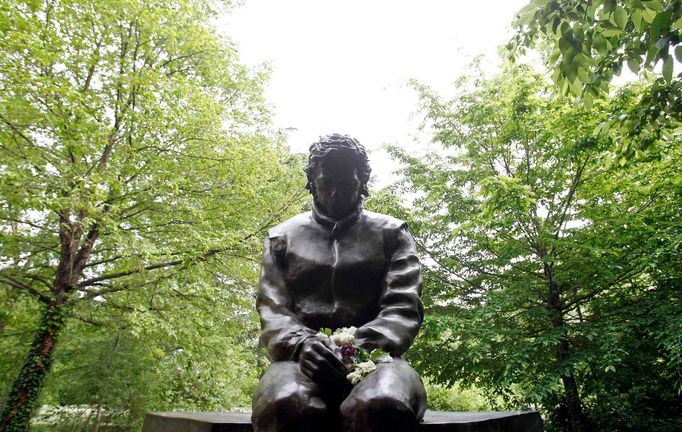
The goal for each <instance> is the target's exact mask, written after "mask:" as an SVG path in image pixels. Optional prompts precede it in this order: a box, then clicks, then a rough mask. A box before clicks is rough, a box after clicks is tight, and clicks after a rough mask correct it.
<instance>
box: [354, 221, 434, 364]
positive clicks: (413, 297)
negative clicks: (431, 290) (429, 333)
mask: <svg viewBox="0 0 682 432" xmlns="http://www.w3.org/2000/svg"><path fill="white" fill-rule="evenodd" d="M391 234H392V239H391V240H392V243H393V248H392V249H393V253H392V254H391V258H390V262H389V266H388V270H387V272H386V275H385V277H384V290H383V293H382V296H381V299H380V312H379V314H378V315H377V317H376V318H375V319H373V320H372V321H370V322H368V323H366V324H365V325H363V326H361V327H360V328H358V331H357V334H356V341H357V344H358V345H359V346H361V347H363V348H365V349H367V350H372V349H374V348H377V347H378V348H381V349H383V350H384V351H386V352H388V353H390V354H391V355H394V356H400V355H402V354H404V353H405V352H406V351H407V350H408V348H409V347H410V345H412V341H413V340H414V338H415V336H417V332H418V331H419V327H420V326H421V322H422V320H423V318H424V308H423V306H422V302H421V300H420V298H419V295H420V294H421V286H422V284H421V272H420V266H419V259H418V258H417V250H416V246H415V243H414V239H412V236H411V235H410V233H409V232H408V231H407V225H406V224H405V223H403V224H402V226H401V227H400V228H398V229H397V231H393V232H391Z"/></svg>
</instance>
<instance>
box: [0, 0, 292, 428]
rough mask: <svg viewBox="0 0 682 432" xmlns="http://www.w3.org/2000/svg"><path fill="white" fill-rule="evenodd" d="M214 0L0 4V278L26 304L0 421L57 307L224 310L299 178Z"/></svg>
mask: <svg viewBox="0 0 682 432" xmlns="http://www.w3.org/2000/svg"><path fill="white" fill-rule="evenodd" d="M220 7H222V6H221V5H220V4H216V3H214V2H211V1H208V2H207V1H194V0H182V1H172V2H167V1H163V0H159V1H141V0H140V1H138V0H129V1H123V2H97V3H93V2H87V1H77V0H73V1H48V0H46V1H38V2H28V3H26V2H20V1H16V2H15V1H12V2H6V3H5V4H4V5H3V7H2V8H1V9H0V35H1V37H0V44H1V45H0V46H1V50H2V52H3V55H2V56H1V57H0V86H2V91H1V95H2V96H0V172H1V173H2V177H0V195H1V197H2V198H1V199H0V202H1V203H2V204H1V205H0V236H1V237H2V241H1V245H2V246H0V255H1V258H0V260H1V261H0V262H1V263H2V264H1V266H0V282H1V283H2V286H3V289H4V290H5V291H4V297H5V298H16V296H18V295H19V294H20V295H22V296H28V297H29V298H31V299H33V300H32V301H34V302H37V303H38V304H40V305H41V306H40V310H41V315H40V324H39V325H38V330H37V332H36V334H35V337H34V339H33V341H32V343H31V346H30V348H29V352H28V355H27V356H26V360H25V362H24V364H23V366H22V367H21V370H20V371H19V373H18V377H17V378H16V379H15V380H14V382H13V384H12V387H11V390H10V392H9V395H8V397H7V399H6V401H5V404H4V408H3V411H2V418H0V430H2V431H19V430H26V428H27V427H28V423H29V420H30V417H31V413H32V412H33V409H34V406H35V403H36V400H37V397H38V395H39V393H40V389H41V386H42V383H43V381H44V379H45V376H46V374H47V373H48V371H49V368H50V363H51V362H52V358H53V353H54V350H55V347H56V345H57V339H58V337H59V336H60V334H61V333H62V332H63V331H64V327H65V325H66V324H67V320H69V319H77V320H80V321H82V322H87V323H91V324H94V325H104V326H107V325H118V326H122V327H125V326H126V321H127V320H121V316H128V317H129V318H128V320H132V321H135V320H136V319H137V320H140V319H142V320H143V321H144V318H145V314H147V313H149V312H150V311H154V312H158V313H159V314H163V312H164V311H169V310H172V309H173V304H174V301H177V299H178V298H184V299H186V300H187V299H192V298H200V299H204V300H203V301H211V300H212V301H213V302H214V303H215V304H216V305H221V306H222V307H224V310H225V314H226V315H225V319H228V320H229V319H230V317H231V318H232V319H233V320H235V321H240V318H239V315H240V314H243V312H241V311H240V310H235V308H231V307H230V303H231V302H237V301H244V295H248V292H249V291H248V288H249V284H248V283H247V282H246V280H245V278H244V276H245V274H246V273H248V272H253V268H254V267H256V266H257V264H255V263H253V262H252V261H251V257H252V256H253V255H254V254H255V251H256V250H259V247H260V240H259V238H260V237H261V236H262V234H263V232H264V230H265V229H266V228H267V227H268V226H269V225H270V224H272V223H273V222H274V221H276V220H278V219H281V218H282V217H283V216H284V214H286V213H287V212H288V211H290V210H289V209H290V207H291V206H292V205H294V204H298V203H299V200H300V198H301V196H302V192H300V193H297V192H291V191H292V190H295V188H294V187H293V186H292V185H293V184H296V183H295V182H296V181H298V180H300V174H298V168H299V162H298V161H297V160H295V159H292V158H290V157H289V156H288V155H287V154H286V152H285V151H284V150H283V149H282V147H281V145H279V144H278V142H277V140H276V139H275V138H273V136H272V134H271V133H270V132H269V129H268V113H267V110H266V109H265V108H264V103H263V99H262V86H261V83H262V81H263V79H264V78H265V76H264V74H263V73H252V72H250V71H249V70H247V69H246V68H245V67H243V66H241V65H240V64H239V63H238V59H237V54H236V51H235V49H234V47H233V46H232V45H231V44H230V43H229V42H228V41H226V40H223V39H220V38H218V37H216V36H215V32H214V31H213V29H212V28H211V26H210V25H209V22H210V20H211V18H212V17H213V16H214V15H215V13H216V12H217V11H218V8H220ZM292 170H293V171H292ZM239 269H243V270H239ZM244 269H245V270H244ZM235 270H238V271H236V272H235ZM244 287H246V288H247V291H246V294H243V293H242V292H241V291H243V288H244ZM34 304H35V303H34ZM103 310H107V311H112V312H111V313H110V314H108V315H107V313H103V312H102V311H103ZM230 314H232V315H230ZM221 321H223V320H221ZM241 321H243V319H241Z"/></svg>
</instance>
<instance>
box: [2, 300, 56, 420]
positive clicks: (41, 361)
mask: <svg viewBox="0 0 682 432" xmlns="http://www.w3.org/2000/svg"><path fill="white" fill-rule="evenodd" d="M64 321H65V320H64V306H63V305H60V304H56V303H52V304H50V305H49V306H47V307H46V309H45V310H44V311H43V315H42V317H41V323H40V328H39V329H38V331H37V332H36V335H35V338H34V339H33V343H32V344H31V350H30V351H29V353H28V356H27V357H26V361H25V362H24V365H23V367H22V368H21V371H20V372H19V376H18V377H17V379H16V380H14V383H13V384H12V389H11V390H10V393H9V396H8V398H7V400H6V401H5V406H4V407H3V409H2V416H1V417H0V432H26V431H28V429H29V426H30V422H31V415H32V414H33V411H34V410H35V408H36V403H37V401H38V396H39V395H40V390H41V388H42V386H43V382H44V381H45V376H46V375H47V372H48V370H49V369H50V364H51V363H52V354H53V353H54V348H55V346H56V342H57V337H58V336H59V333H60V331H61V330H62V328H63V326H64Z"/></svg>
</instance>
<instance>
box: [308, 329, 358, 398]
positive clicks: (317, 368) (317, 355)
mask: <svg viewBox="0 0 682 432" xmlns="http://www.w3.org/2000/svg"><path fill="white" fill-rule="evenodd" d="M298 364H299V366H300V368H301V372H303V374H304V375H305V376H307V377H308V378H310V379H311V380H313V381H314V382H317V383H320V384H322V385H324V386H326V387H330V388H334V389H343V388H345V387H346V386H347V385H348V384H349V381H348V379H347V378H346V375H348V368H346V366H345V365H344V364H343V361H341V353H340V351H339V349H338V347H337V346H336V345H334V343H333V342H331V341H326V340H323V339H321V338H318V337H311V338H309V339H307V340H306V341H305V342H303V348H302V349H301V353H300V355H299V359H298Z"/></svg>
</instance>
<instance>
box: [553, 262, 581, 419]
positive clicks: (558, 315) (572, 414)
mask: <svg viewBox="0 0 682 432" xmlns="http://www.w3.org/2000/svg"><path fill="white" fill-rule="evenodd" d="M544 273H545V277H546V278H547V282H548V288H549V290H548V291H549V292H548V294H549V295H548V297H547V303H548V304H549V311H550V316H551V321H552V327H553V328H554V329H555V330H556V329H558V330H559V331H560V332H561V338H560V339H559V343H557V345H556V359H557V364H558V365H559V367H560V368H563V364H564V363H565V362H567V361H569V360H570V357H571V353H570V345H569V340H568V333H567V331H566V328H565V326H564V324H565V323H564V315H563V314H564V309H563V304H562V302H561V296H560V294H559V287H558V285H557V283H556V281H555V280H554V272H553V269H552V266H551V265H550V264H545V269H544ZM561 382H562V384H563V386H564V396H563V398H564V401H565V403H566V410H567V411H568V419H567V420H568V424H569V426H570V430H571V431H572V432H589V431H590V430H591V428H590V427H589V424H588V422H587V418H586V417H585V413H584V412H583V408H582V403H581V401H580V393H579V392H578V383H577V382H576V380H575V375H573V372H571V371H568V372H565V373H564V374H563V375H562V377H561Z"/></svg>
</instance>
